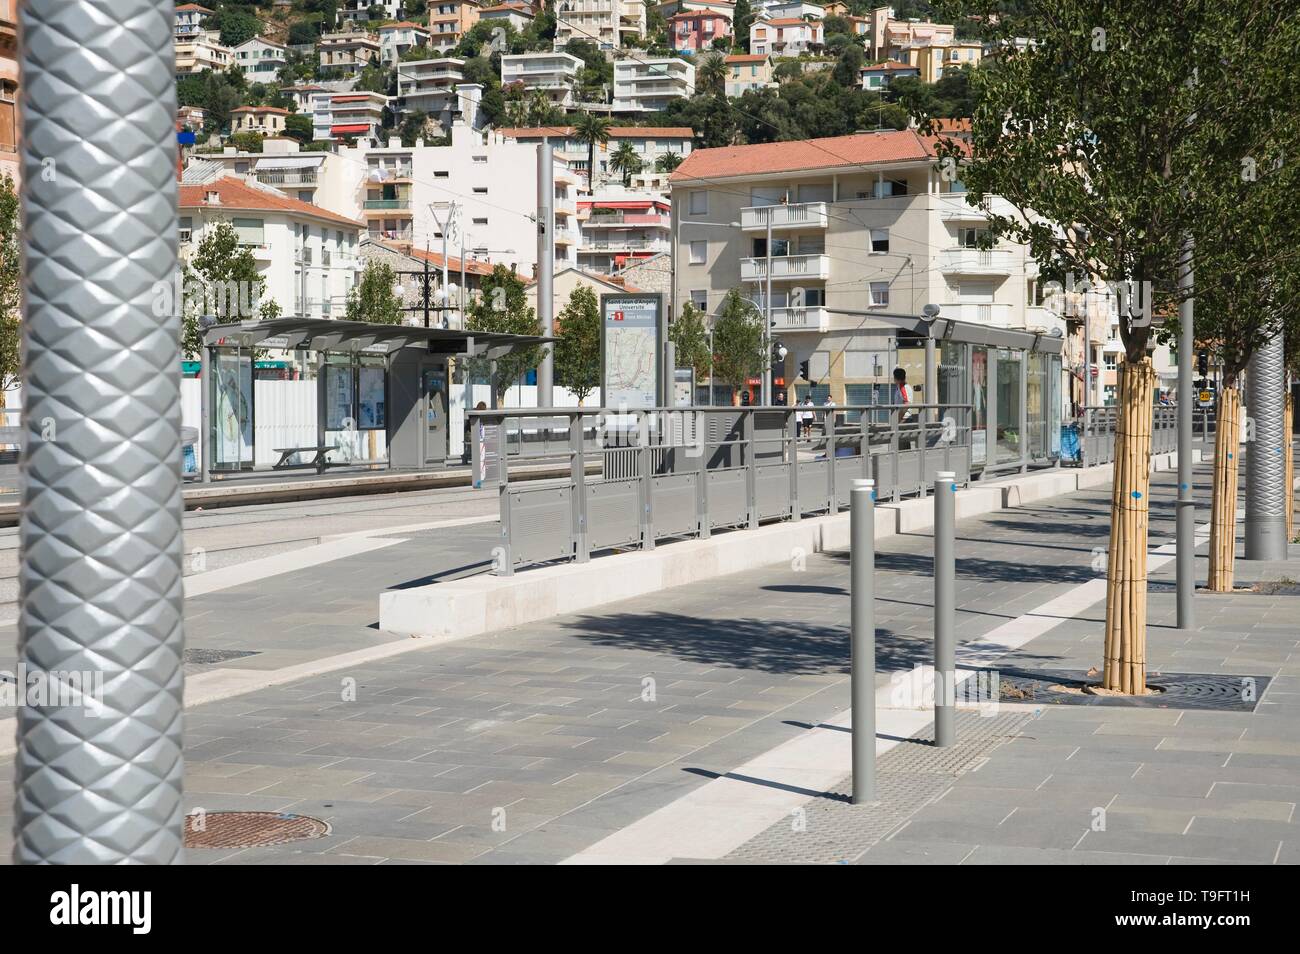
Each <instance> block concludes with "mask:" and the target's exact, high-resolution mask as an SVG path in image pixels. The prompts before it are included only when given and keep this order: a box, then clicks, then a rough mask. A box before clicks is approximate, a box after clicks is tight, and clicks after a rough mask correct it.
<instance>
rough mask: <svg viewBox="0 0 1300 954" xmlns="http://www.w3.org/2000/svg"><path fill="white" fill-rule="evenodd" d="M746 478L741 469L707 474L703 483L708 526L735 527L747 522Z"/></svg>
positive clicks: (712, 471)
mask: <svg viewBox="0 0 1300 954" xmlns="http://www.w3.org/2000/svg"><path fill="white" fill-rule="evenodd" d="M746 477H747V475H746V472H745V470H744V469H742V468H733V469H731V470H711V471H709V472H708V475H707V479H706V482H705V483H706V487H707V488H708V492H709V525H710V526H712V527H735V526H740V525H742V524H744V523H747V522H748V521H749V506H748V503H747V501H746V484H747V480H746Z"/></svg>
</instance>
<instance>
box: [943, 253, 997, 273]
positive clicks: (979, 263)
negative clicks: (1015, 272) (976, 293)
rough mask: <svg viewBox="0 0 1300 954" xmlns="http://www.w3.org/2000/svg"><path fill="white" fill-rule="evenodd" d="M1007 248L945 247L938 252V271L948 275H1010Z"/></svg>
mask: <svg viewBox="0 0 1300 954" xmlns="http://www.w3.org/2000/svg"><path fill="white" fill-rule="evenodd" d="M1013 265H1014V262H1013V260H1012V250H1011V249H1009V248H946V249H942V250H940V252H939V271H941V272H944V273H945V274H948V275H1010V274H1011V272H1012V267H1013Z"/></svg>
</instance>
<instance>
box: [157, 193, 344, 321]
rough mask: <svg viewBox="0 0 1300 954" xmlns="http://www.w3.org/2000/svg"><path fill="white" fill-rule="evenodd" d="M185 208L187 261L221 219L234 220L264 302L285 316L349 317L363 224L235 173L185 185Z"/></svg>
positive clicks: (184, 254) (183, 241) (183, 226)
mask: <svg viewBox="0 0 1300 954" xmlns="http://www.w3.org/2000/svg"><path fill="white" fill-rule="evenodd" d="M179 205H180V229H181V258H182V259H183V260H184V259H188V258H189V257H190V256H191V255H193V254H194V251H195V250H196V249H197V248H198V246H199V243H200V242H201V241H202V240H203V238H204V236H205V235H206V234H207V231H208V230H209V229H210V228H212V227H213V226H214V225H215V224H216V223H217V222H220V221H225V222H229V223H230V224H231V225H232V226H234V228H235V231H236V233H237V234H238V236H239V244H240V245H241V246H242V247H244V248H246V249H248V250H249V251H250V252H252V254H253V258H254V259H255V260H256V261H257V270H258V274H259V275H261V276H262V278H264V279H265V280H266V293H265V297H267V298H272V299H274V300H275V301H276V303H277V304H279V306H280V309H281V312H282V314H284V315H302V316H306V317H312V318H322V317H323V318H330V317H334V318H338V317H341V316H342V315H343V313H344V305H345V303H346V301H347V296H348V292H349V291H350V290H351V289H352V287H353V285H354V284H355V283H356V279H357V273H358V271H359V269H360V268H361V260H360V254H359V250H358V246H359V242H360V233H361V228H362V225H361V223H360V222H358V221H356V220H354V219H349V218H346V217H344V216H341V215H335V214H333V213H331V212H327V211H325V210H324V209H321V208H317V207H315V206H311V205H307V204H306V203H303V202H299V201H297V200H296V199H290V198H288V197H286V196H284V195H282V194H281V193H279V192H278V191H276V190H274V189H269V188H259V187H258V186H255V185H251V184H249V183H247V182H245V181H244V180H242V179H238V178H236V177H234V176H229V177H225V178H221V179H217V180H215V181H213V182H207V183H203V184H200V185H185V184H182V185H181V186H180V201H179ZM248 317H257V316H256V315H251V316H248Z"/></svg>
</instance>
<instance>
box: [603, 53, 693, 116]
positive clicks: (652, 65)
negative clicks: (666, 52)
mask: <svg viewBox="0 0 1300 954" xmlns="http://www.w3.org/2000/svg"><path fill="white" fill-rule="evenodd" d="M694 92H695V67H694V66H692V65H691V64H690V63H688V62H687V61H686V60H681V59H678V58H676V57H667V56H663V57H656V58H653V59H635V60H634V59H621V60H615V61H614V110H615V112H619V111H625V112H655V111H656V110H660V109H663V108H664V107H666V106H667V105H668V104H669V103H670V102H672V101H673V100H674V99H683V98H685V97H689V96H690V95H692V94H693V93H694Z"/></svg>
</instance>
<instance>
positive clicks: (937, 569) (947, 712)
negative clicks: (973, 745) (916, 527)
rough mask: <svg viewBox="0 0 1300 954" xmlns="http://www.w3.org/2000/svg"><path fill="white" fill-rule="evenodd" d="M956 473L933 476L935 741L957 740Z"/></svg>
mask: <svg viewBox="0 0 1300 954" xmlns="http://www.w3.org/2000/svg"><path fill="white" fill-rule="evenodd" d="M956 478H957V475H956V474H954V473H952V472H951V471H940V472H939V473H938V474H936V475H935V478H934V744H935V745H938V746H946V745H952V744H953V743H955V742H956V741H957V726H956V712H957V698H956V685H957V681H956V677H957V638H956V635H955V634H954V632H953V629H954V626H955V617H956V606H957V594H956V575H957V562H956V556H955V546H956V545H955V541H954V537H955V534H956V528H955V525H956V512H957V501H956V496H957V494H956V491H957V482H956Z"/></svg>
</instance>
